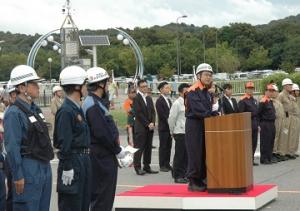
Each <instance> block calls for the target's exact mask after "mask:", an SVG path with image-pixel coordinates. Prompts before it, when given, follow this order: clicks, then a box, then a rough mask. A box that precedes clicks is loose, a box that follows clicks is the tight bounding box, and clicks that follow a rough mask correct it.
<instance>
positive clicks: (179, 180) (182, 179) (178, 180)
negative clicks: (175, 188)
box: [174, 178, 188, 184]
mask: <svg viewBox="0 0 300 211" xmlns="http://www.w3.org/2000/svg"><path fill="white" fill-rule="evenodd" d="M174 182H175V183H180V184H186V183H188V180H187V179H186V178H176V179H174Z"/></svg>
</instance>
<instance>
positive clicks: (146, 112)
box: [132, 93, 155, 132]
mask: <svg viewBox="0 0 300 211" xmlns="http://www.w3.org/2000/svg"><path fill="white" fill-rule="evenodd" d="M146 102H147V105H146V104H145V102H144V100H143V97H142V96H141V95H140V94H139V93H138V94H137V95H136V97H135V98H134V99H133V103H132V109H133V110H134V113H135V121H134V130H135V132H143V131H145V130H148V125H149V124H150V123H151V122H153V123H154V124H155V109H154V104H153V101H152V98H151V97H149V96H147V97H146Z"/></svg>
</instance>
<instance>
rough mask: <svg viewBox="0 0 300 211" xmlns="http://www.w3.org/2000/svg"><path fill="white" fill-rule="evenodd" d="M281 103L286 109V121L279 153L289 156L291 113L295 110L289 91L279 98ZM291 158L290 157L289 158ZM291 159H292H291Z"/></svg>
mask: <svg viewBox="0 0 300 211" xmlns="http://www.w3.org/2000/svg"><path fill="white" fill-rule="evenodd" d="M278 100H279V102H281V103H282V105H283V109H284V119H283V126H282V134H281V135H282V140H283V141H282V143H280V145H279V146H278V153H279V154H280V155H288V140H289V136H290V132H291V131H290V127H291V115H290V113H291V111H292V110H293V104H292V100H291V96H290V94H289V92H288V91H286V90H283V91H282V92H280V94H279V96H278ZM289 157H290V156H289ZM290 158H291V157H290Z"/></svg>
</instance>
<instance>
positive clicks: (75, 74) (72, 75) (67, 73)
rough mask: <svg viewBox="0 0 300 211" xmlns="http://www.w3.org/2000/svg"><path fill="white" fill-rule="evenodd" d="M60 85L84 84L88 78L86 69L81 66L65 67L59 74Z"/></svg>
mask: <svg viewBox="0 0 300 211" xmlns="http://www.w3.org/2000/svg"><path fill="white" fill-rule="evenodd" d="M59 80H60V85H62V86H64V85H83V84H84V82H85V80H86V71H85V70H84V69H83V68H81V67H79V66H75V65H73V66H69V67H66V68H64V69H63V70H62V71H61V73H60V75H59Z"/></svg>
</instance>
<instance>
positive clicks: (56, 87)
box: [52, 86, 62, 94]
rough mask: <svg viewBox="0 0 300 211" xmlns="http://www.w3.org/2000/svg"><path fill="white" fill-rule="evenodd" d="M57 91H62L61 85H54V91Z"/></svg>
mask: <svg viewBox="0 0 300 211" xmlns="http://www.w3.org/2000/svg"><path fill="white" fill-rule="evenodd" d="M57 91H62V88H61V86H54V87H53V89H52V93H53V94H54V93H55V92H57Z"/></svg>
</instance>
